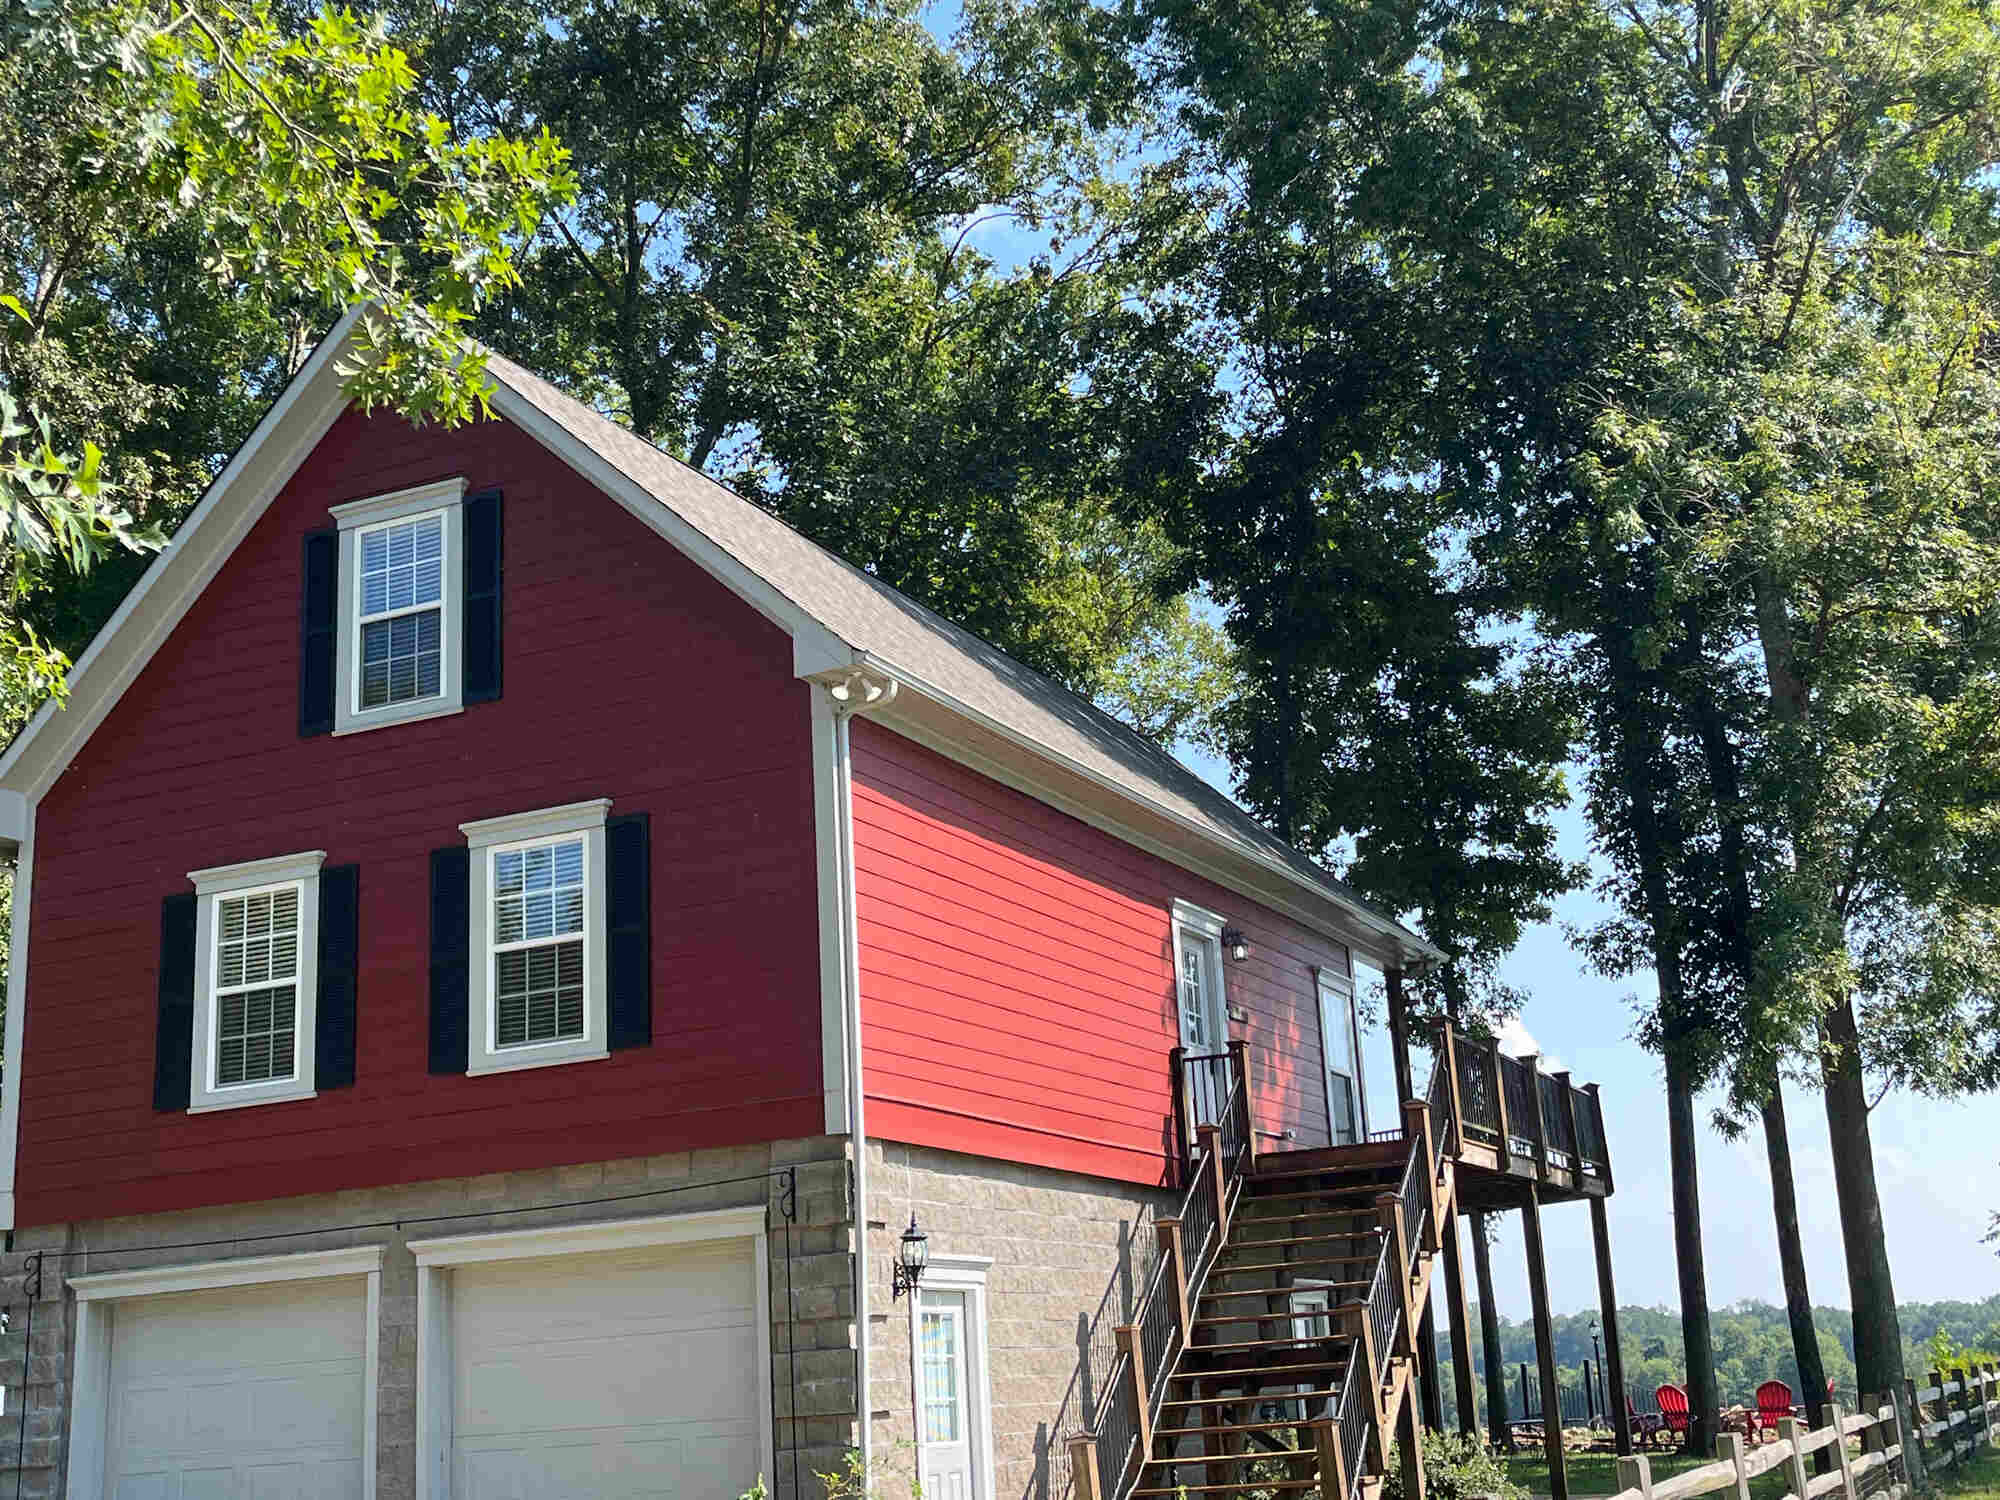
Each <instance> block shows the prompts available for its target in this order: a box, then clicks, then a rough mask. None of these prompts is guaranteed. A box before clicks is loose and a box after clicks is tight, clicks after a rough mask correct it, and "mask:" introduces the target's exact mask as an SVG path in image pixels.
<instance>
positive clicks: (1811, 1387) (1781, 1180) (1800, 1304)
mask: <svg viewBox="0 0 2000 1500" xmlns="http://www.w3.org/2000/svg"><path fill="white" fill-rule="evenodd" d="M1761 1112H1762V1114H1763V1116H1764V1154H1765V1156H1766V1157H1768V1158H1769V1160H1770V1163H1771V1212H1772V1214H1773V1215H1774V1216H1775V1217H1776V1219H1777V1222H1778V1268H1779V1271H1780V1272H1781V1273H1782V1275H1783V1277H1784V1282H1785V1320H1786V1321H1787V1322H1788V1323H1790V1324H1791V1327H1792V1354H1793V1357H1794V1358H1796V1359H1797V1360H1798V1365H1799V1384H1800V1385H1801V1386H1803V1387H1804V1390H1803V1391H1802V1392H1801V1394H1800V1398H1799V1399H1800V1401H1801V1403H1802V1404H1803V1405H1804V1406H1805V1408H1806V1412H1807V1414H1808V1416H1809V1417H1810V1418H1811V1425H1812V1426H1814V1427H1824V1426H1825V1425H1826V1367H1825V1365H1824V1364H1822V1363H1821V1361H1820V1357H1819V1329H1817V1328H1816V1327H1814V1326H1813V1314H1812V1294H1811V1293H1810V1292H1809V1291H1808V1290H1807V1289H1806V1253H1805V1242H1804V1240H1803V1239H1802V1238H1801V1237H1800V1235H1799V1194H1798V1187H1797V1184H1796V1183H1795V1182H1794V1181H1793V1180H1792V1147H1791V1138H1790V1133H1789V1131H1788V1129H1787V1127H1786V1124H1785V1100H1784V1096H1783V1095H1782V1094H1780V1093H1779V1092H1778V1078H1777V1073H1776V1070H1775V1069H1774V1070H1773V1071H1772V1076H1771V1093H1770V1097H1769V1099H1768V1100H1767V1101H1766V1102H1765V1103H1764V1105H1763V1108H1762V1111H1761ZM1861 1388H1862V1389H1863V1390H1868V1389H1870V1387H1869V1385H1868V1383H1867V1382H1866V1381H1863V1382H1862V1385H1861Z"/></svg>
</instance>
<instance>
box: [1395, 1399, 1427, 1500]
mask: <svg viewBox="0 0 2000 1500" xmlns="http://www.w3.org/2000/svg"><path fill="white" fill-rule="evenodd" d="M1416 1397H1417V1393H1416V1392H1415V1391H1406V1392H1405V1393H1404V1395H1403V1409H1402V1412H1401V1414H1400V1415H1398V1417H1397V1419H1396V1429H1397V1431H1396V1449H1397V1457H1398V1459H1399V1460H1400V1462H1399V1463H1398V1465H1397V1467H1398V1468H1400V1469H1401V1470H1402V1473H1403V1496H1404V1500H1424V1439H1423V1434H1422V1432H1421V1431H1419V1425H1418V1422H1417V1400H1416Z"/></svg>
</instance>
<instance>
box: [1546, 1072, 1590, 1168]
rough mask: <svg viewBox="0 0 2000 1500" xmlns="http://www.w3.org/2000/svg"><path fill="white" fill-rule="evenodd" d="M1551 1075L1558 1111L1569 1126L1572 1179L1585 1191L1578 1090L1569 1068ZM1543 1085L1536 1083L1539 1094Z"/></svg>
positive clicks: (1564, 1122)
mask: <svg viewBox="0 0 2000 1500" xmlns="http://www.w3.org/2000/svg"><path fill="white" fill-rule="evenodd" d="M1549 1076H1550V1077H1551V1078H1553V1079H1555V1081H1556V1099H1557V1104H1556V1113H1557V1114H1559V1115H1561V1116H1562V1121H1563V1124H1565V1125H1567V1126H1568V1127H1569V1175H1570V1181H1571V1182H1572V1183H1574V1184H1575V1185H1576V1190H1577V1191H1578V1192H1579V1193H1580V1192H1582V1191H1583V1137H1582V1136H1581V1135H1579V1134H1578V1133H1577V1128H1576V1090H1575V1089H1574V1088H1573V1087H1572V1086H1571V1085H1570V1081H1569V1070H1568V1069H1567V1068H1565V1069H1564V1070H1563V1071H1562V1072H1560V1073H1551V1074H1550V1075H1549ZM1541 1087H1542V1086H1541V1085H1540V1084H1539V1083H1538V1084H1536V1085H1535V1092H1536V1094H1537V1096H1539V1095H1540V1093H1541Z"/></svg>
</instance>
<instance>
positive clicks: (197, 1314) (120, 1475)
mask: <svg viewBox="0 0 2000 1500" xmlns="http://www.w3.org/2000/svg"><path fill="white" fill-rule="evenodd" d="M367 1313H368V1292H367V1283H366V1281H365V1280H363V1279H361V1278H358V1277H348V1278H346V1279H343V1280H339V1281H292V1282H284V1283H280V1284H277V1285H267V1286H251V1287H231V1288H228V1289H226V1290H220V1291H210V1292H179V1293H175V1294H172V1295H169V1296H159V1297H136V1298H132V1299H130V1300H128V1301H122V1302H120V1303H118V1304H117V1307H116V1309H115V1310H114V1311H113V1313H112V1317H111V1370H110V1378H111V1393H110V1413H109V1418H110V1420H109V1424H108V1430H107V1432H106V1439H107V1443H106V1447H107V1452H106V1455H105V1458H106V1469H107V1471H108V1472H107V1473H106V1476H105V1478H106V1484H105V1491H106V1493H107V1494H108V1495H110V1496H111V1497H112V1500H358V1497H359V1496H360V1494H361V1455H362V1440H363V1431H364V1427H365V1422H364V1414H363V1393H364V1390H365V1388H366V1386H365V1381H364V1370H363V1364H364V1356H365V1355H366V1352H367V1347H368V1330H367Z"/></svg>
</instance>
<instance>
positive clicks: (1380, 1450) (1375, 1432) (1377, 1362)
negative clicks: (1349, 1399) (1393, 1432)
mask: <svg viewBox="0 0 2000 1500" xmlns="http://www.w3.org/2000/svg"><path fill="white" fill-rule="evenodd" d="M1340 1316H1341V1317H1342V1318H1343V1319H1344V1320H1345V1321H1346V1324H1347V1328H1346V1333H1347V1336H1348V1337H1349V1338H1351V1339H1353V1340H1354V1342H1355V1343H1357V1344H1359V1345H1360V1346H1361V1378H1362V1379H1363V1380H1364V1381H1366V1382H1367V1384H1368V1390H1367V1396H1368V1431H1369V1432H1370V1434H1372V1440H1373V1442H1374V1444H1375V1467H1376V1468H1377V1469H1379V1470H1381V1471H1382V1472H1384V1473H1387V1472H1388V1468H1389V1433H1388V1426H1389V1413H1388V1412H1387V1411H1386V1410H1385V1409H1384V1408H1383V1404H1382V1374H1381V1372H1382V1361H1381V1356H1380V1354H1379V1353H1378V1351H1377V1350H1376V1348H1375V1327H1374V1324H1373V1323H1372V1322H1371V1321H1370V1320H1369V1317H1368V1304H1367V1303H1365V1302H1347V1303H1343V1304H1342V1305H1341V1308H1340Z"/></svg>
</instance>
